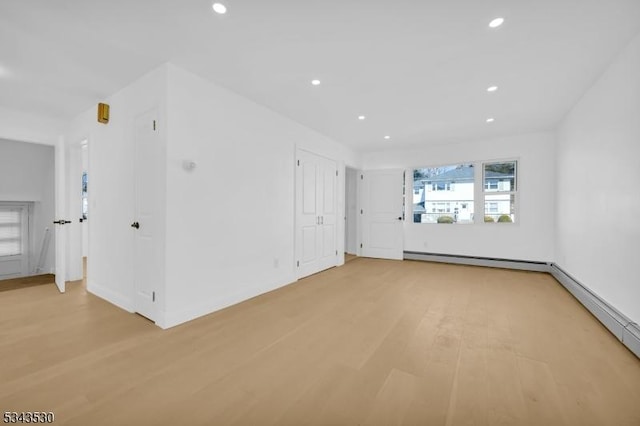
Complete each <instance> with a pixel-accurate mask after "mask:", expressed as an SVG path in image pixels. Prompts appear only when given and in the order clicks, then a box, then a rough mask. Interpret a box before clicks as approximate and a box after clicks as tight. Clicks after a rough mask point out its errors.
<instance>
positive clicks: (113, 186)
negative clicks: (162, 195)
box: [65, 66, 167, 311]
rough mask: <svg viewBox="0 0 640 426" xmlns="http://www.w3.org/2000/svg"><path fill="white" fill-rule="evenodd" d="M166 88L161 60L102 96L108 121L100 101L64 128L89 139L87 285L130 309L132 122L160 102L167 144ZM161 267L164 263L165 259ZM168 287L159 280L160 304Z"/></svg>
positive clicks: (71, 141)
mask: <svg viewBox="0 0 640 426" xmlns="http://www.w3.org/2000/svg"><path fill="white" fill-rule="evenodd" d="M166 93H167V68H166V66H162V67H160V68H158V69H156V70H153V71H151V72H150V73H148V74H146V75H145V76H143V77H141V78H140V79H138V80H137V81H135V82H133V83H132V84H130V85H129V86H127V87H125V88H124V89H122V90H120V91H119V92H117V93H116V94H114V95H113V96H110V97H109V98H108V99H101V100H100V101H101V102H106V103H108V104H109V105H110V107H111V108H110V115H111V117H110V121H109V123H108V124H106V125H105V124H100V123H98V122H97V121H96V108H97V102H96V105H95V106H93V107H91V108H90V109H88V110H87V111H86V112H84V113H82V114H80V115H79V116H78V117H76V118H75V119H74V120H73V122H72V123H71V125H70V126H69V128H68V130H67V132H66V133H65V142H66V143H67V144H68V145H75V144H78V143H80V142H81V141H83V140H85V139H86V140H88V144H89V148H88V149H89V168H90V170H91V176H90V192H89V214H90V219H89V221H88V225H89V234H90V236H91V238H90V240H89V250H88V260H87V289H88V290H89V291H90V292H92V293H94V294H96V295H98V296H100V297H102V298H104V299H106V300H108V301H110V302H111V303H114V304H116V305H118V306H120V307H122V308H124V309H127V310H129V311H131V310H133V294H134V283H133V237H134V233H133V232H132V228H131V227H130V225H131V223H132V222H133V220H134V192H133V191H134V162H133V156H134V126H133V123H134V120H135V118H136V117H137V116H138V115H140V114H141V113H143V112H145V111H148V110H150V109H152V108H154V107H158V106H159V108H160V119H159V130H160V135H161V140H162V143H163V144H164V133H165V128H166V126H164V125H163V123H166V107H165V103H166ZM162 161H163V162H164V159H162ZM158 185H160V186H162V187H164V178H162V179H159V181H158ZM161 192H162V191H161ZM162 213H164V212H160V214H161V215H162ZM74 218H75V216H74ZM76 219H77V218H76ZM162 220H163V219H162V217H160V221H162ZM71 243H72V244H82V241H81V239H78V241H73V242H71ZM158 243H159V244H163V235H158ZM78 252H80V253H81V250H78ZM157 267H158V268H162V267H163V265H157ZM163 289H164V285H163V283H158V293H159V294H158V303H159V304H162V303H163V301H164V299H163V297H162V294H161V292H162V291H163Z"/></svg>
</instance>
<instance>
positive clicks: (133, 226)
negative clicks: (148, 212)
mask: <svg viewBox="0 0 640 426" xmlns="http://www.w3.org/2000/svg"><path fill="white" fill-rule="evenodd" d="M131 227H132V228H136V229H140V224H139V223H138V222H133V223H132V224H131Z"/></svg>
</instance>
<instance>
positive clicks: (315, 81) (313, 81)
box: [311, 80, 320, 86]
mask: <svg viewBox="0 0 640 426" xmlns="http://www.w3.org/2000/svg"><path fill="white" fill-rule="evenodd" d="M311 84H313V85H314V86H319V85H320V80H311Z"/></svg>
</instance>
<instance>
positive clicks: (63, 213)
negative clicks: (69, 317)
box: [53, 137, 71, 293]
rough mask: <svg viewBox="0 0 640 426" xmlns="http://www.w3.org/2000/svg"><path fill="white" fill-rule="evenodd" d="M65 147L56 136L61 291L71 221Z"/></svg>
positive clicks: (64, 274) (56, 198)
mask: <svg viewBox="0 0 640 426" xmlns="http://www.w3.org/2000/svg"><path fill="white" fill-rule="evenodd" d="M65 157H66V147H65V144H64V139H63V138H62V137H60V138H58V141H57V143H56V146H55V205H56V206H55V211H56V216H55V217H56V218H55V221H54V222H53V223H54V225H53V226H54V229H55V238H56V249H55V252H56V262H55V264H56V286H58V290H60V292H61V293H64V291H65V282H66V279H67V268H66V266H67V228H66V226H67V225H69V223H70V222H71V221H70V220H68V219H67V197H66V195H67V187H66V186H65V185H66V183H67V180H66V173H67V169H66V158H65Z"/></svg>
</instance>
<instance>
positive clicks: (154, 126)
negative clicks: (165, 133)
mask: <svg viewBox="0 0 640 426" xmlns="http://www.w3.org/2000/svg"><path fill="white" fill-rule="evenodd" d="M153 130H156V120H153Z"/></svg>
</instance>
